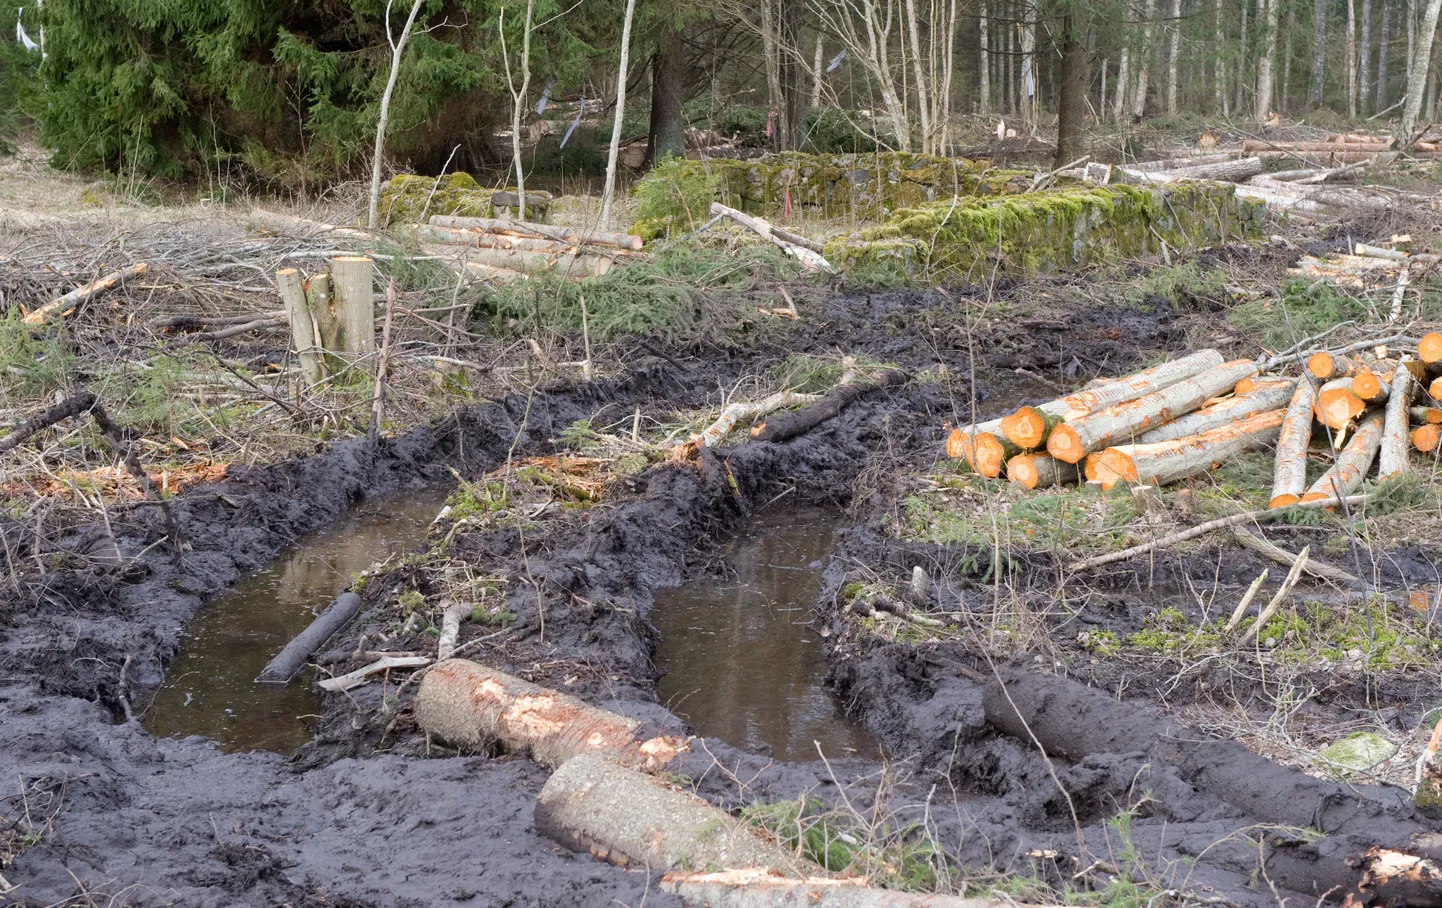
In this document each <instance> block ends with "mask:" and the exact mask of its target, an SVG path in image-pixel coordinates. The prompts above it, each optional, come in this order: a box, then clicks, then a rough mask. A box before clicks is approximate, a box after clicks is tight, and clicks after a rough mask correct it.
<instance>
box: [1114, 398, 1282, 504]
mask: <svg viewBox="0 0 1442 908" xmlns="http://www.w3.org/2000/svg"><path fill="white" fill-rule="evenodd" d="M1284 412H1285V411H1284V410H1281V409H1276V410H1269V411H1267V412H1264V413H1258V414H1255V415H1253V416H1249V417H1247V418H1246V419H1240V420H1238V421H1236V422H1231V423H1227V424H1225V425H1222V426H1218V427H1217V428H1214V429H1210V430H1208V431H1205V432H1201V433H1199V434H1196V435H1189V436H1186V437H1184V438H1173V439H1168V440H1166V441H1158V442H1153V443H1150V444H1133V445H1123V446H1120V447H1114V448H1107V449H1106V450H1105V451H1103V452H1102V459H1101V464H1100V465H1099V466H1098V468H1097V478H1098V479H1099V480H1100V481H1101V484H1102V488H1103V489H1106V490H1111V489H1112V488H1113V487H1114V486H1116V484H1117V483H1119V482H1125V483H1128V484H1131V485H1136V484H1138V483H1145V484H1147V485H1156V486H1163V485H1167V484H1168V483H1172V482H1176V481H1177V480H1179V479H1185V478H1186V477H1188V476H1195V475H1197V474H1198V473H1205V472H1207V471H1208V470H1211V469H1214V468H1215V467H1216V466H1218V465H1219V464H1222V463H1225V462H1226V461H1228V460H1230V459H1231V458H1233V457H1236V456H1237V455H1238V454H1242V453H1245V452H1247V451H1256V450H1260V449H1262V448H1266V447H1268V446H1270V445H1271V444H1272V443H1273V442H1275V441H1276V440H1277V435H1278V433H1280V432H1281V430H1282V416H1283V414H1284Z"/></svg>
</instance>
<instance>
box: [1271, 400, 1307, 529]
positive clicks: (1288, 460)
mask: <svg viewBox="0 0 1442 908" xmlns="http://www.w3.org/2000/svg"><path fill="white" fill-rule="evenodd" d="M1316 397H1317V386H1316V385H1314V384H1313V383H1312V382H1311V381H1308V380H1305V379H1304V380H1302V381H1299V382H1297V390H1295V391H1293V392H1292V400H1291V402H1290V403H1288V404H1287V412H1286V414H1285V415H1284V416H1283V417H1282V430H1281V433H1280V435H1279V436H1278V438H1277V466H1276V469H1275V470H1274V471H1273V473H1272V502H1271V506H1272V507H1274V508H1281V507H1286V506H1287V505H1289V504H1296V503H1297V502H1299V501H1301V500H1302V493H1303V492H1305V491H1306V490H1307V445H1308V443H1310V442H1311V440H1312V405H1313V403H1314V402H1315V401H1316Z"/></svg>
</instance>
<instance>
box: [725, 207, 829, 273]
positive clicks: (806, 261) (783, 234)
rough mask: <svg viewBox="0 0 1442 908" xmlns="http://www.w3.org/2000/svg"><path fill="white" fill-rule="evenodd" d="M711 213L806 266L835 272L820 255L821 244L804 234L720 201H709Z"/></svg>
mask: <svg viewBox="0 0 1442 908" xmlns="http://www.w3.org/2000/svg"><path fill="white" fill-rule="evenodd" d="M711 213H712V214H719V215H724V216H726V217H728V218H730V219H731V220H733V221H735V222H736V223H738V224H740V225H741V226H742V227H745V228H746V229H747V230H750V231H751V232H752V233H754V234H756V235H757V236H759V237H762V238H763V239H767V240H770V241H771V242H773V243H775V244H776V245H777V246H780V247H781V249H782V250H783V251H784V252H786V254H787V255H790V256H791V257H792V258H794V259H796V260H797V261H798V262H800V263H801V264H802V265H805V266H806V267H808V268H814V269H817V270H820V271H826V272H831V273H835V271H836V269H835V268H833V267H831V263H830V262H828V261H826V259H824V258H822V257H821V248H822V247H821V244H820V243H817V242H816V241H815V240H809V239H807V238H806V237H804V236H797V235H796V234H794V233H791V232H789V231H786V230H782V229H781V228H779V227H776V226H775V225H773V224H772V223H771V222H770V221H767V220H766V219H765V218H758V217H752V216H751V215H749V214H746V213H745V212H741V211H737V210H736V209H735V208H728V207H726V206H725V205H722V204H721V203H720V202H712V203H711Z"/></svg>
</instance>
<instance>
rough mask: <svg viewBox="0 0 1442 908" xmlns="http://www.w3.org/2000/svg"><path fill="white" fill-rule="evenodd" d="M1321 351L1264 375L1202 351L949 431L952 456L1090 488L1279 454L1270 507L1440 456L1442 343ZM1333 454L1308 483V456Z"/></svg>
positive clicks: (986, 470)
mask: <svg viewBox="0 0 1442 908" xmlns="http://www.w3.org/2000/svg"><path fill="white" fill-rule="evenodd" d="M1384 354H1385V351H1379V352H1378V354H1377V355H1375V356H1371V357H1367V356H1352V357H1349V356H1344V355H1341V354H1334V353H1328V352H1319V353H1315V354H1313V355H1312V356H1310V357H1309V358H1308V359H1307V360H1306V370H1305V374H1303V375H1301V376H1287V375H1283V374H1264V373H1263V372H1262V370H1261V365H1260V364H1258V363H1256V362H1253V361H1251V360H1234V361H1232V362H1223V361H1222V356H1221V354H1220V353H1218V352H1217V351H1215V350H1201V351H1198V352H1196V353H1193V354H1191V355H1189V356H1186V357H1183V358H1181V359H1177V360H1172V361H1169V362H1166V363H1162V364H1161V365H1159V366H1154V367H1152V368H1150V369H1146V370H1144V371H1142V372H1138V373H1136V374H1134V375H1129V376H1126V377H1125V378H1120V379H1117V380H1114V381H1104V382H1100V383H1093V385H1092V386H1090V387H1089V388H1087V389H1085V390H1082V391H1079V392H1077V393H1075V394H1071V395H1068V396H1066V397H1062V398H1058V399H1056V400H1053V401H1050V402H1048V403H1044V404H1041V405H1040V406H1024V407H1021V408H1020V409H1018V410H1016V411H1015V412H1013V413H1009V414H1007V415H1005V416H1002V417H999V418H997V419H992V420H989V421H987V422H983V423H979V424H975V425H972V426H968V427H964V428H956V429H953V430H952V431H951V434H950V436H949V437H948V438H947V442H946V452H947V454H948V456H951V457H955V458H964V459H965V460H966V461H967V463H968V464H969V465H970V466H971V468H972V470H973V471H975V472H976V473H979V474H981V475H982V476H986V477H988V478H993V479H995V478H998V477H1000V476H1002V475H1003V474H1005V476H1006V477H1007V479H1009V480H1010V481H1011V482H1012V483H1014V484H1016V485H1019V486H1022V487H1024V488H1027V489H1044V488H1049V487H1052V486H1060V485H1066V484H1070V483H1077V482H1086V483H1088V484H1096V485H1099V486H1100V487H1101V488H1103V489H1108V490H1109V489H1111V488H1113V487H1114V486H1116V485H1117V484H1118V483H1124V484H1127V485H1133V486H1135V485H1152V486H1160V485H1165V484H1167V483H1172V482H1176V481H1178V480H1181V479H1185V478H1187V477H1190V476H1195V475H1198V474H1200V473H1205V472H1208V471H1210V470H1212V469H1214V468H1216V467H1217V466H1219V465H1220V464H1222V463H1225V462H1227V461H1228V460H1231V459H1232V458H1234V457H1236V456H1237V455H1239V454H1241V453H1244V452H1247V451H1255V450H1263V449H1269V448H1273V447H1275V449H1276V456H1277V463H1276V473H1275V478H1274V483H1273V489H1272V498H1271V503H1272V506H1273V507H1284V506H1286V505H1289V504H1294V503H1297V502H1300V501H1310V500H1314V499H1322V498H1327V499H1332V498H1340V497H1342V496H1345V495H1349V494H1351V493H1352V492H1353V491H1355V490H1356V489H1357V487H1358V486H1360V485H1361V484H1362V481H1363V480H1364V479H1365V478H1366V477H1367V476H1368V475H1369V474H1370V473H1371V471H1372V467H1373V464H1374V462H1375V463H1376V464H1377V466H1378V469H1377V473H1378V476H1379V477H1381V478H1385V477H1388V476H1392V475H1394V474H1397V473H1402V472H1405V471H1406V470H1407V469H1408V453H1409V451H1410V450H1412V449H1415V450H1417V451H1420V452H1423V453H1425V454H1428V455H1431V456H1437V455H1439V454H1442V334H1439V333H1432V334H1427V335H1426V336H1424V337H1423V338H1422V339H1421V340H1420V341H1419V342H1418V344H1417V356H1416V358H1415V359H1414V358H1412V357H1410V356H1406V355H1404V356H1401V357H1399V358H1396V359H1391V358H1388V357H1387V356H1385V355H1384ZM1314 442H1315V446H1316V447H1318V448H1319V449H1322V450H1324V451H1326V452H1328V453H1329V455H1331V465H1330V467H1329V468H1328V469H1327V470H1326V471H1325V472H1324V473H1323V474H1322V475H1321V476H1320V477H1318V478H1317V479H1316V480H1314V481H1313V482H1311V483H1308V482H1307V478H1306V473H1307V452H1308V449H1309V447H1311V446H1313V443H1314Z"/></svg>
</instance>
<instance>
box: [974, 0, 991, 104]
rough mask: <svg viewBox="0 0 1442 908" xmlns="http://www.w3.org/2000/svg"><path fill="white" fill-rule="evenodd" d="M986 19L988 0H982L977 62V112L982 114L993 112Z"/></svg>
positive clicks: (979, 16)
mask: <svg viewBox="0 0 1442 908" xmlns="http://www.w3.org/2000/svg"><path fill="white" fill-rule="evenodd" d="M988 31H989V29H988V24H987V20H986V0H981V8H980V10H979V11H978V12H977V45H978V47H979V52H978V53H979V56H980V57H981V60H980V62H979V63H978V64H977V76H976V78H977V86H976V112H977V113H978V114H980V115H981V116H983V117H985V116H989V115H990V114H991V38H990V35H989V34H988Z"/></svg>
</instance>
